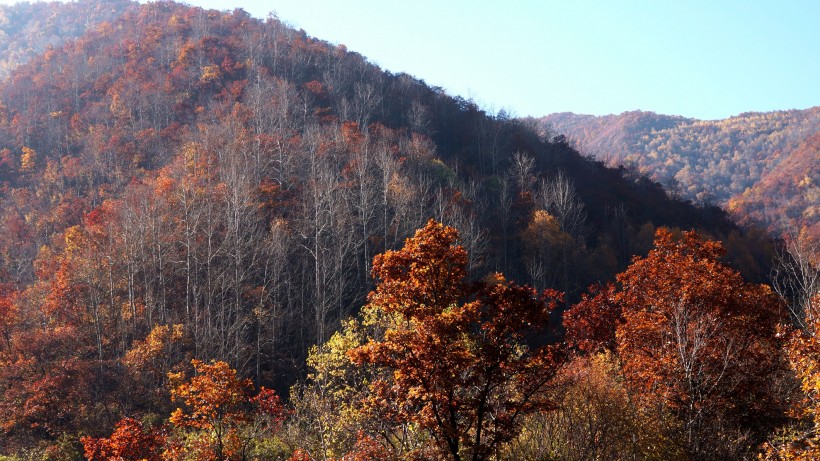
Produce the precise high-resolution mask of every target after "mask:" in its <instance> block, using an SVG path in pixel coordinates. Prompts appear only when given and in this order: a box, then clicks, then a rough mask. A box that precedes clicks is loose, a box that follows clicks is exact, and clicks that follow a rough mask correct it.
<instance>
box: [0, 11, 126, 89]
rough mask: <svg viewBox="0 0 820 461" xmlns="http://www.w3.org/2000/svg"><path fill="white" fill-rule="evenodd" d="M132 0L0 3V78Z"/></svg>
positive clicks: (106, 18)
mask: <svg viewBox="0 0 820 461" xmlns="http://www.w3.org/2000/svg"><path fill="white" fill-rule="evenodd" d="M136 6H137V3H136V2H133V1H130V0H109V1H105V2H99V1H96V0H76V1H71V2H58V1H53V2H33V3H29V2H24V3H15V4H13V5H0V79H5V78H6V77H8V76H9V75H10V74H11V72H12V71H13V70H14V69H15V68H16V67H17V66H19V65H20V64H24V63H26V62H28V60H29V59H31V58H33V57H34V56H36V55H38V54H40V53H42V52H44V51H45V50H46V48H48V47H60V46H62V44H63V43H64V42H65V41H66V40H72V39H75V38H78V37H80V36H81V35H83V34H84V33H85V32H86V31H87V30H88V29H89V28H94V27H96V26H97V25H98V24H100V23H102V22H106V21H112V20H115V19H116V18H118V17H119V16H120V15H121V14H123V13H124V12H125V11H126V10H127V9H129V8H135V7H136Z"/></svg>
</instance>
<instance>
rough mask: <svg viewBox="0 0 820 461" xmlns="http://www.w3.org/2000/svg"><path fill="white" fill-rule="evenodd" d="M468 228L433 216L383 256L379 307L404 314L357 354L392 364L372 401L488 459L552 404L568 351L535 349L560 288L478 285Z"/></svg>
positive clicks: (455, 454) (445, 448)
mask: <svg viewBox="0 0 820 461" xmlns="http://www.w3.org/2000/svg"><path fill="white" fill-rule="evenodd" d="M457 241H458V232H457V231H456V230H455V229H453V228H450V227H446V226H444V225H442V224H439V223H437V222H435V221H432V220H431V221H430V222H428V224H427V225H426V226H425V227H424V228H423V229H421V230H419V231H418V232H416V235H415V236H414V237H413V238H410V239H408V240H407V242H406V243H405V246H404V248H402V249H401V250H398V251H388V252H386V253H384V254H382V255H379V256H377V257H376V258H375V259H374V262H373V276H374V277H376V278H378V279H379V283H378V285H377V288H376V291H375V292H373V293H371V295H370V306H369V307H370V308H373V309H376V310H378V311H380V312H381V313H382V314H384V315H385V316H387V317H390V318H392V319H394V322H393V323H392V325H391V326H390V327H389V328H387V330H386V331H385V333H384V336H383V338H380V339H372V340H371V341H370V342H369V343H368V344H366V345H364V346H362V347H360V348H357V349H354V350H353V351H352V353H351V356H352V357H353V359H354V360H355V361H356V362H357V363H359V364H362V363H370V364H374V365H377V366H380V367H383V368H384V370H385V371H387V372H388V373H387V374H386V375H385V377H384V378H382V379H377V380H376V381H375V382H373V384H372V387H373V397H372V400H371V402H370V403H371V405H373V407H374V408H381V409H382V412H383V413H384V415H385V417H386V418H390V419H392V420H395V421H400V422H413V423H416V424H418V425H419V427H421V428H423V429H425V430H427V431H428V432H429V433H430V434H431V435H432V437H433V438H434V440H435V441H436V443H437V446H438V448H439V450H440V451H441V452H442V453H444V454H446V455H449V457H451V459H454V460H462V459H473V460H483V459H488V458H489V457H491V456H492V455H493V454H494V453H496V451H497V450H498V449H499V448H500V446H501V445H502V444H503V443H505V442H507V441H509V440H511V439H512V438H513V437H515V436H516V435H517V432H518V429H519V426H520V419H521V416H522V415H524V414H527V413H530V412H533V411H536V410H539V409H546V408H549V407H550V406H551V403H550V402H549V401H548V400H547V399H546V398H545V397H544V395H543V394H542V393H541V392H540V391H542V390H543V388H544V386H545V384H546V383H547V381H548V380H549V378H550V377H551V376H552V375H553V373H554V371H555V369H556V368H557V364H558V362H559V357H560V353H559V351H558V349H556V348H554V347H551V346H541V347H530V346H529V345H528V343H527V341H526V338H527V335H528V334H531V333H534V332H540V331H543V329H544V328H546V327H547V325H548V323H549V311H550V309H551V308H552V307H553V306H554V305H555V302H556V301H557V300H559V299H560V297H561V296H560V294H559V293H557V292H554V291H547V292H544V293H542V294H539V293H536V292H535V290H533V289H531V288H528V287H522V286H518V285H516V284H514V283H511V282H507V281H506V280H504V278H503V277H502V276H501V275H498V274H497V275H496V276H495V277H493V278H492V280H489V281H485V282H481V283H475V284H469V283H467V281H466V280H465V277H466V273H467V252H466V250H465V249H464V248H463V247H461V246H459V245H457V243H456V242H457Z"/></svg>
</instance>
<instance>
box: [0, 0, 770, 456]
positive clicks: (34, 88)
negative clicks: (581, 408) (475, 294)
mask: <svg viewBox="0 0 820 461" xmlns="http://www.w3.org/2000/svg"><path fill="white" fill-rule="evenodd" d="M0 205H1V206H0V210H1V211H0V223H1V225H0V283H1V284H0V336H2V340H1V341H0V365H2V366H0V431H2V432H1V433H0V452H7V453H12V452H19V451H20V450H22V449H23V448H29V447H36V448H38V449H40V450H46V448H48V449H50V450H53V451H55V452H60V451H59V450H64V451H63V452H60V453H64V452H67V450H68V449H69V448H70V447H71V446H75V447H76V446H77V440H78V438H79V436H80V435H91V436H108V435H109V434H110V433H111V427H112V426H113V424H114V422H116V421H119V420H120V418H121V417H123V416H137V417H140V418H143V417H144V418H145V419H146V420H150V419H152V418H155V417H156V416H157V415H166V414H170V413H171V410H173V408H174V407H175V406H178V405H180V404H179V403H178V402H179V401H181V400H184V399H185V397H186V396H185V395H183V394H186V393H187V394H188V396H189V397H190V394H191V392H193V391H191V390H190V388H192V387H195V386H194V384H195V382H194V383H192V384H190V385H187V384H185V383H184V382H181V381H184V379H182V378H181V376H182V375H184V374H185V373H190V372H192V371H197V372H198V375H197V376H201V377H202V379H205V378H208V376H209V373H221V374H222V376H223V378H225V377H226V376H227V378H225V379H226V380H227V379H228V378H231V379H233V381H231V382H233V383H234V384H237V383H239V381H237V380H238V379H240V378H241V377H249V378H252V380H253V384H254V385H256V386H259V385H266V386H271V387H275V388H277V389H278V390H279V391H280V392H285V391H287V389H288V386H289V385H290V384H292V383H293V382H294V381H295V380H297V379H298V378H301V377H303V376H304V373H305V367H306V366H309V367H313V366H314V365H305V358H306V357H307V356H308V351H309V350H311V346H314V345H318V344H323V343H325V342H327V341H329V340H330V339H331V338H337V336H333V334H334V332H335V331H337V330H338V329H339V328H340V327H341V326H343V325H346V326H350V325H352V323H351V322H352V321H348V320H346V319H348V318H349V317H351V316H353V315H355V314H356V313H357V312H358V311H359V309H360V308H361V307H362V306H363V305H364V304H365V303H366V300H367V294H368V293H369V292H371V290H373V288H374V283H375V281H374V280H373V278H372V276H371V273H372V272H371V271H372V268H373V265H374V263H373V261H374V256H375V255H377V254H380V253H383V252H385V251H387V250H392V249H397V248H399V247H401V245H402V244H403V243H405V241H406V239H407V238H408V237H411V236H413V235H414V232H415V230H416V229H419V228H422V227H424V226H425V225H426V226H428V227H432V228H435V225H433V224H429V223H428V220H429V219H430V218H434V219H435V220H436V221H439V222H441V223H445V224H447V225H449V226H452V228H454V229H457V231H458V235H459V236H460V237H459V238H460V240H459V242H460V244H461V245H463V247H465V249H464V250H463V251H459V252H458V254H459V255H462V254H463V255H464V258H465V260H464V261H463V262H464V269H463V271H464V274H468V275H469V276H470V277H471V278H472V279H481V280H484V281H483V282H481V283H483V285H481V286H483V287H484V288H483V290H484V291H483V292H482V293H486V295H482V296H486V297H490V298H492V296H495V295H496V293H497V292H498V290H502V289H501V288H495V287H498V286H502V285H503V284H502V283H501V282H502V281H503V279H502V278H495V279H494V277H499V276H498V275H491V276H489V277H487V276H488V275H490V274H493V273H495V272H503V273H504V274H506V276H507V277H509V278H510V280H519V281H520V282H521V283H527V284H530V285H532V286H533V287H535V289H537V290H539V291H543V290H545V289H557V290H560V291H561V292H563V293H564V294H565V296H563V297H562V296H559V295H557V294H556V295H554V296H550V306H551V307H554V308H555V312H560V310H563V308H565V307H567V306H568V305H570V304H572V303H574V302H575V301H576V300H578V299H579V297H580V295H581V293H582V292H583V291H584V290H585V288H586V287H587V286H588V285H589V284H591V283H594V282H606V281H610V280H612V279H613V277H614V276H615V274H616V273H618V272H620V271H622V270H624V269H625V268H626V267H627V266H628V265H629V264H630V262H631V261H632V258H633V256H634V255H636V254H644V255H645V254H647V252H648V251H649V250H650V248H651V247H652V245H653V237H654V235H655V231H656V228H657V227H659V226H668V227H672V228H674V227H677V228H685V229H689V228H697V229H699V230H700V231H702V232H704V233H705V234H707V235H710V236H711V237H714V238H718V239H722V240H724V241H725V246H726V248H727V251H728V256H727V258H726V261H727V262H729V263H731V264H733V265H734V266H735V267H737V268H740V269H742V270H743V271H744V272H745V274H746V275H747V276H749V277H751V278H754V279H756V280H762V279H763V278H764V276H765V274H766V273H767V272H768V271H767V268H768V264H769V260H770V258H771V250H772V248H773V247H772V244H771V242H769V241H768V240H766V239H765V238H763V237H762V236H760V235H759V234H756V233H754V232H746V231H744V230H742V229H740V228H738V227H737V226H736V225H734V224H733V223H732V222H731V221H730V220H729V219H728V217H727V216H726V214H725V213H723V212H721V211H720V210H719V209H717V208H714V207H706V208H698V207H695V206H692V205H691V204H688V203H685V202H682V201H679V200H674V199H670V198H669V196H668V194H667V193H666V192H665V191H664V190H663V188H662V187H661V186H660V185H659V184H657V183H655V182H652V181H651V180H648V179H646V178H644V177H641V176H638V175H636V174H634V172H630V171H627V170H625V169H614V168H607V167H605V166H604V165H603V164H602V163H601V162H597V161H594V160H592V159H589V158H584V157H582V156H581V155H579V154H578V152H576V151H575V150H574V149H573V148H572V147H571V146H570V145H569V144H568V143H567V142H566V139H564V138H562V137H555V138H551V139H545V138H544V137H543V136H540V135H539V134H538V133H536V132H535V131H533V130H531V129H530V128H529V127H528V126H527V125H526V124H524V123H521V122H520V121H517V120H513V119H509V118H507V117H506V116H504V114H487V113H486V112H484V111H483V110H481V109H480V108H479V107H477V106H476V105H475V104H474V103H473V102H471V101H466V100H464V99H461V98H455V97H452V96H449V95H447V94H446V93H444V92H443V91H442V90H441V89H438V88H431V87H429V86H427V85H426V84H424V82H421V81H419V80H417V79H415V78H413V77H411V76H409V75H407V74H390V73H387V72H383V71H382V70H381V69H379V68H378V67H376V66H374V65H372V64H370V63H368V62H367V60H366V59H365V58H363V57H362V56H360V55H358V54H356V53H354V52H350V51H348V50H346V49H345V48H344V47H343V46H341V45H339V46H335V45H331V44H329V43H327V42H324V41H321V40H318V39H316V38H313V37H310V36H309V35H307V33H305V32H304V31H297V30H294V29H292V28H289V27H287V26H286V25H285V24H283V23H282V22H281V21H279V20H278V19H276V18H275V17H271V18H268V19H266V20H259V19H255V18H252V17H250V16H249V15H248V14H246V13H244V12H243V11H241V10H236V11H233V12H230V13H228V12H220V11H214V10H203V9H200V8H193V7H189V6H185V5H182V4H177V3H173V2H153V3H147V4H144V5H140V6H139V7H138V8H135V9H131V10H129V11H127V12H126V13H125V14H124V15H123V16H122V17H120V18H119V19H116V20H112V21H110V22H107V23H103V24H101V25H100V26H99V27H96V28H94V29H93V30H90V31H89V32H87V33H86V34H85V35H83V36H82V37H80V38H78V39H76V40H72V41H69V42H66V43H65V44H64V45H63V46H61V47H54V48H52V49H48V50H46V51H45V52H44V53H43V54H41V55H38V56H36V57H35V58H33V59H31V60H30V61H29V62H27V63H26V64H24V65H21V66H19V67H17V68H16V69H15V70H14V71H13V72H12V74H11V76H10V78H9V79H8V80H7V81H6V82H5V83H4V84H2V86H0ZM447 235H449V236H453V235H456V234H455V231H453V230H448V231H447ZM677 235H680V234H679V233H678V234H677ZM451 238H453V237H451ZM439 243H440V242H439ZM711 253H715V254H717V253H718V252H717V251H712V252H711ZM486 280H489V281H486ZM493 280H495V282H493ZM465 283H466V282H465ZM471 283H472V282H471ZM466 286H471V285H465V287H466ZM477 286H478V285H477ZM505 286H506V285H505ZM509 286H510V287H512V286H513V285H509ZM494 290H496V291H494ZM510 290H511V291H510V292H511V293H512V294H515V295H516V296H523V295H522V293H523V294H524V295H526V293H528V291H527V290H529V289H526V290H521V289H518V288H515V289H513V288H510ZM465 292H469V290H466V288H465ZM502 293H506V292H503V291H502ZM504 296H508V294H505V295H504ZM545 303H546V302H544V303H543V304H545ZM553 304H554V306H553ZM538 308H539V309H540V310H541V311H545V310H546V306H545V305H541V304H539V305H538ZM556 316H557V314H556ZM543 320H544V319H543V318H540V321H543ZM504 328H507V327H504ZM539 333H541V334H543V332H539ZM502 343H503V342H502ZM502 343H499V344H502ZM502 346H503V344H502ZM499 347H501V346H499ZM504 347H506V346H504ZM312 350H313V351H314V354H316V353H318V352H316V351H317V350H318V349H312ZM322 350H324V349H322ZM521 350H523V349H521ZM521 350H519V349H515V350H514V351H513V352H516V351H517V352H520V351H521ZM508 352H509V351H508ZM509 353H510V354H511V355H514V354H512V352H509ZM346 357H347V356H343V357H342V358H341V359H340V360H343V361H344V360H347V358H346ZM338 358H339V357H337V359H338ZM191 359H197V360H201V361H203V362H193V363H192V362H191ZM211 360H214V361H219V362H218V363H221V364H218V363H211V364H208V361H211ZM189 363H192V365H190V366H189V365H188V364H189ZM311 363H314V362H311ZM209 367H210V368H209ZM227 367H230V368H231V369H233V370H235V371H234V372H233V373H234V374H231V372H229V371H227V370H226V368H227ZM237 376H238V377H239V378H237ZM192 379H193V378H192ZM241 383H245V384H242V386H244V388H247V387H250V384H247V383H246V382H245V381H241ZM242 386H240V387H242ZM298 390H299V389H298V388H297V391H298ZM172 391H173V392H177V393H176V394H173V396H174V397H175V398H176V399H177V400H175V401H174V402H172V401H171V399H170V397H171V396H172ZM305 392H307V391H305ZM240 394H241V395H245V394H247V392H244V391H243V392H237V395H240ZM300 395H301V394H300ZM513 400H514V399H513ZM244 404H249V402H247V401H243V405H244ZM240 406H241V405H240ZM243 408H244V407H243ZM175 414H177V413H175ZM177 415H178V418H176V419H175V420H176V421H177V422H179V423H180V425H183V423H184V422H186V421H187V422H188V423H190V424H191V426H195V425H196V424H204V423H201V422H197V421H193V420H185V418H184V417H183V416H180V414H177ZM155 419H156V418H155ZM239 419H240V420H241V418H239ZM132 423H133V421H132ZM132 423H127V424H132ZM127 424H126V423H123V426H122V427H123V428H128V427H131V428H132V429H133V427H134V426H133V424H132V425H131V426H128V425H127ZM204 427H207V426H200V429H202V428H204ZM205 432H207V431H205ZM307 432H311V430H307ZM146 437H148V435H146ZM152 437H153V436H152ZM157 437H159V436H157ZM149 438H150V437H149ZM123 439H125V440H129V437H125V436H123ZM130 440H136V438H134V437H130ZM61 443H62V444H64V445H65V446H63V445H60V444H61ZM72 443H73V444H74V445H71V444H72ZM89 446H90V445H89ZM100 446H103V445H100ZM66 447H68V448H66ZM289 448H293V447H289ZM291 451H292V450H291ZM89 456H90V455H89ZM100 456H102V455H100ZM111 456H114V455H111ZM328 456H330V455H327V456H325V457H324V458H327V457H328ZM75 457H76V456H75ZM115 457H116V456H115ZM143 457H145V458H146V459H148V457H147V456H143ZM324 458H323V459H324ZM101 459H107V458H105V457H102V458H101ZM138 459H141V458H140V457H138ZM151 459H154V458H151ZM220 459H222V458H220Z"/></svg>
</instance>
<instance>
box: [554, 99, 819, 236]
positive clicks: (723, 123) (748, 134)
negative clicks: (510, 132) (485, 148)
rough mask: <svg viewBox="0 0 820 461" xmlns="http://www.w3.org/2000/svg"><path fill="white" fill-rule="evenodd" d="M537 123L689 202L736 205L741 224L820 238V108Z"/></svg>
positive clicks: (557, 117) (566, 117) (560, 117)
mask: <svg viewBox="0 0 820 461" xmlns="http://www.w3.org/2000/svg"><path fill="white" fill-rule="evenodd" d="M538 123H539V125H540V127H541V129H543V130H546V131H550V132H555V133H560V134H565V135H566V136H567V137H568V138H569V139H570V140H571V141H572V142H574V143H575V145H576V146H577V147H578V148H579V150H580V151H581V152H582V153H584V154H587V155H591V156H593V157H595V158H597V159H601V160H604V161H605V162H607V163H608V164H610V165H613V166H614V165H626V166H627V167H635V168H637V169H638V170H639V171H641V172H643V173H645V174H648V175H650V176H651V177H652V178H653V179H655V180H657V181H659V182H661V183H663V184H664V185H666V186H667V187H668V188H670V189H671V190H672V191H673V192H675V193H678V194H680V195H681V196H682V197H684V198H687V199H691V200H695V201H704V202H714V203H718V204H721V205H723V206H728V205H729V204H730V203H731V204H732V205H731V207H730V208H731V210H733V211H734V212H736V213H737V216H738V218H740V219H742V220H743V219H750V218H751V219H753V220H755V221H757V222H761V223H765V224H766V225H770V226H772V230H775V231H779V232H782V231H786V230H790V231H793V230H797V228H799V227H806V228H813V229H815V232H817V226H818V213H817V206H818V193H817V184H818V181H820V178H818V171H817V165H818V163H820V156H819V155H818V150H817V141H816V136H817V133H818V132H820V107H813V108H811V109H806V110H790V111H778V112H767V113H745V114H741V115H738V116H736V117H730V118H727V119H725V120H695V119H689V118H684V117H676V116H668V115H660V114H655V113H653V112H640V111H637V112H625V113H623V114H621V115H607V116H603V117H596V116H591V115H576V114H572V113H559V114H552V115H548V116H546V117H543V118H541V119H538ZM784 218H785V219H784ZM795 226H796V227H795ZM787 228H789V229H787Z"/></svg>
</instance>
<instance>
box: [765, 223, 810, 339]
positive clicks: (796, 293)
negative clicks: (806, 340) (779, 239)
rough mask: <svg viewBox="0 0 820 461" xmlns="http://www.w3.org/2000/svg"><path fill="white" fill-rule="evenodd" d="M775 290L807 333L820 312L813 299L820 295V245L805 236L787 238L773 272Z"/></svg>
mask: <svg viewBox="0 0 820 461" xmlns="http://www.w3.org/2000/svg"><path fill="white" fill-rule="evenodd" d="M771 279H772V287H773V288H774V290H775V292H776V293H777V294H778V295H779V296H780V297H781V298H782V299H783V301H784V302H785V303H786V305H787V306H789V310H790V312H791V314H792V317H793V319H794V321H795V322H796V323H797V324H798V325H799V326H800V327H801V328H803V329H805V327H806V325H807V324H809V323H811V322H813V321H814V320H815V319H816V318H817V316H818V315H820V312H815V311H814V309H812V303H811V299H812V297H814V296H816V295H817V294H818V293H820V245H819V244H817V243H816V242H812V241H810V240H809V239H808V238H807V237H805V236H803V235H798V236H797V237H790V238H787V239H786V241H785V244H784V245H783V246H782V247H781V248H780V250H779V251H778V253H777V256H776V258H775V264H774V267H773V268H772V274H771Z"/></svg>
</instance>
